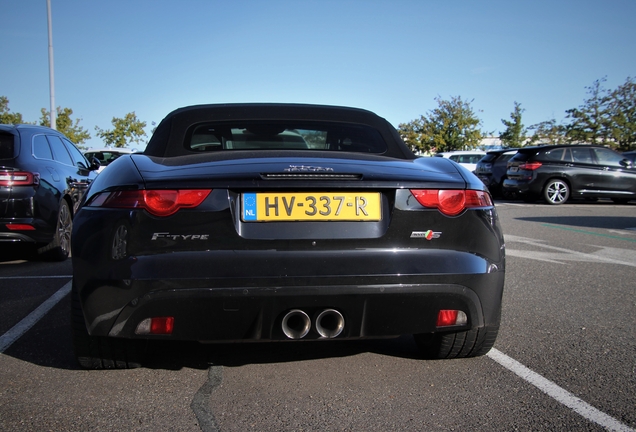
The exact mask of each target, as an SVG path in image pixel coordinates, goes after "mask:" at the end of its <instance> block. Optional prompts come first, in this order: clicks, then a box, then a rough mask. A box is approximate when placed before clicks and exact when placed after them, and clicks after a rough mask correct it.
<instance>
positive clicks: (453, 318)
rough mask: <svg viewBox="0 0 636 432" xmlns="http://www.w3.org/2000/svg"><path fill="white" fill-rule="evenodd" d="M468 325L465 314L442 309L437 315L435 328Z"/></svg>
mask: <svg viewBox="0 0 636 432" xmlns="http://www.w3.org/2000/svg"><path fill="white" fill-rule="evenodd" d="M467 323H468V316H466V312H463V311H460V310H452V309H451V310H446V309H442V310H440V311H439V313H438V314H437V323H436V325H437V327H447V326H453V325H465V324H467Z"/></svg>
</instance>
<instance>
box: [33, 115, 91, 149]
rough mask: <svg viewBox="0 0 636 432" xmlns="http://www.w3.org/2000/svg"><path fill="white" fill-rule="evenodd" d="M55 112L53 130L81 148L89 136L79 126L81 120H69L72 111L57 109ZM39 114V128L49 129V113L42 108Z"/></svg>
mask: <svg viewBox="0 0 636 432" xmlns="http://www.w3.org/2000/svg"><path fill="white" fill-rule="evenodd" d="M55 111H56V117H55V129H56V130H57V131H58V132H60V133H63V134H64V135H66V137H67V138H68V139H70V140H71V141H73V142H74V143H75V144H77V145H78V146H81V145H82V144H84V143H85V142H86V140H88V139H90V137H91V135H90V134H89V133H88V131H87V130H86V129H84V128H83V127H81V126H80V125H79V122H80V121H81V120H80V119H75V121H73V120H71V115H72V114H73V110H72V109H70V108H61V107H57V108H56V109H55ZM40 112H41V113H42V115H41V117H40V126H46V127H51V118H50V111H47V110H46V109H45V108H42V109H41V110H40Z"/></svg>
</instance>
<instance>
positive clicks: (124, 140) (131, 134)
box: [95, 111, 146, 147]
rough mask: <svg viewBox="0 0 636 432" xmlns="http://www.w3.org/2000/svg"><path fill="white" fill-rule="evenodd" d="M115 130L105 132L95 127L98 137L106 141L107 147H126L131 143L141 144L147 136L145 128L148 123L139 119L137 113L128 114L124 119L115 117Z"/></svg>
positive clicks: (113, 122)
mask: <svg viewBox="0 0 636 432" xmlns="http://www.w3.org/2000/svg"><path fill="white" fill-rule="evenodd" d="M111 123H112V125H113V129H107V130H103V129H100V128H99V127H97V126H95V130H96V131H97V136H98V137H100V138H101V139H103V140H104V143H105V144H106V145H107V146H114V147H126V145H127V144H130V143H140V142H142V141H143V139H142V138H143V137H145V136H146V132H145V131H144V128H145V127H146V122H142V121H140V120H139V119H138V118H137V115H136V114H135V112H134V111H133V112H130V113H128V114H126V116H125V117H124V118H117V117H113V120H112V121H111Z"/></svg>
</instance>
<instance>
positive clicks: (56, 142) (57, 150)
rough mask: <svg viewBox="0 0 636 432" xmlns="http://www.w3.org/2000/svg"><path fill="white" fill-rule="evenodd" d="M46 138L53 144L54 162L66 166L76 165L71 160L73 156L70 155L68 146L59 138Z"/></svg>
mask: <svg viewBox="0 0 636 432" xmlns="http://www.w3.org/2000/svg"><path fill="white" fill-rule="evenodd" d="M46 138H47V139H48V140H49V144H51V150H53V159H54V160H56V161H58V162H61V163H63V164H66V165H75V164H74V163H73V159H71V155H70V154H69V153H68V150H66V146H65V145H64V143H63V142H62V140H61V139H60V138H59V137H57V136H53V135H47V137H46Z"/></svg>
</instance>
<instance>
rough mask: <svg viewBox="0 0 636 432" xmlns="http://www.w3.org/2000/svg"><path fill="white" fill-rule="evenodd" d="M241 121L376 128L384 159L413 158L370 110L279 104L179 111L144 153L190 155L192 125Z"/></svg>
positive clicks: (197, 107)
mask: <svg viewBox="0 0 636 432" xmlns="http://www.w3.org/2000/svg"><path fill="white" fill-rule="evenodd" d="M241 120H257V121H268V120H271V121H281V120H290V121H299V120H300V121H315V122H327V123H345V124H357V125H366V126H368V127H372V128H374V129H376V130H377V131H378V132H379V133H380V134H381V136H382V138H383V139H384V140H385V141H386V144H387V151H386V152H385V153H384V154H383V155H384V156H389V157H395V158H400V159H414V158H415V156H414V155H413V153H412V152H411V151H410V150H409V149H408V147H407V146H406V145H405V144H404V142H403V141H402V140H401V138H400V136H399V135H398V133H397V131H396V130H395V128H394V127H393V126H391V124H390V123H389V122H388V121H386V120H385V119H383V118H382V117H380V116H378V115H376V114H374V113H372V112H371V111H367V110H363V109H359V108H348V107H336V106H325V105H308V104H280V103H249V104H212V105H193V106H188V107H183V108H179V109H177V110H175V111H172V112H171V113H170V114H168V115H167V116H166V117H165V118H164V119H163V120H162V121H161V123H160V124H159V126H158V127H157V129H156V130H155V132H154V134H153V136H152V138H151V139H150V142H149V143H148V146H147V147H146V150H145V151H144V154H146V155H149V156H158V157H172V156H183V155H189V154H192V151H190V150H188V149H187V148H186V147H185V146H184V142H185V139H186V135H187V134H188V131H189V130H191V128H192V127H193V126H194V125H197V124H200V123H206V122H207V123H209V122H220V123H221V122H232V121H241Z"/></svg>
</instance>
